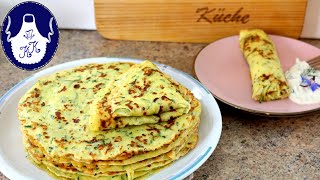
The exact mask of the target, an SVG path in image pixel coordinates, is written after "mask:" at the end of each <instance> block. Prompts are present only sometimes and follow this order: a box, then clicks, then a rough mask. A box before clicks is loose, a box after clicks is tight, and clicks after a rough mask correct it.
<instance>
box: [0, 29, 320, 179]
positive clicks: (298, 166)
mask: <svg viewBox="0 0 320 180" xmlns="http://www.w3.org/2000/svg"><path fill="white" fill-rule="evenodd" d="M303 41H305V42H307V43H310V44H312V45H315V46H317V47H319V48H320V40H303ZM205 46H206V44H192V43H160V42H137V41H115V40H106V39H104V38H102V36H100V35H99V34H98V33H97V32H96V31H78V30H62V31H61V33H60V44H59V48H58V51H57V53H56V55H55V57H54V58H53V59H52V61H51V62H50V63H49V64H48V65H47V67H49V66H53V65H56V64H60V63H63V62H67V61H72V60H77V59H82V58H89V57H130V58H137V59H150V60H154V61H157V62H160V63H164V64H167V65H170V66H172V67H175V68H177V69H180V70H182V71H184V72H186V73H189V74H191V75H193V76H194V71H193V63H194V60H195V58H196V56H197V54H198V53H199V51H200V50H201V49H202V48H204V47H205ZM0 71H1V76H0V96H2V95H3V94H4V93H5V92H6V91H8V90H9V89H10V88H11V87H12V86H14V85H15V84H16V83H18V82H19V81H21V80H22V79H24V78H26V77H28V76H30V75H31V74H33V73H34V72H27V71H22V70H20V69H18V68H16V67H14V66H13V65H11V64H10V63H9V62H8V61H7V60H6V57H5V55H4V54H3V51H2V50H1V52H0ZM218 103H219V106H220V108H221V113H222V117H223V129H222V135H221V139H220V142H219V144H218V146H217V148H216V149H215V151H214V153H213V154H212V155H211V157H210V158H209V159H208V160H207V161H206V162H205V163H204V164H203V165H202V166H201V167H200V168H199V169H198V170H197V171H196V172H195V173H194V179H196V180H202V179H203V180H204V179H320V112H314V113H312V114H308V115H304V116H299V117H282V118H274V117H261V116H256V115H251V114H248V113H245V112H242V111H240V110H237V109H234V108H232V107H230V106H227V105H225V104H223V103H221V102H218ZM0 179H6V178H5V176H3V175H2V174H1V173H0Z"/></svg>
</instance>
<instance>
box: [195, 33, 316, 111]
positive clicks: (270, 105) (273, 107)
mask: <svg viewBox="0 0 320 180" xmlns="http://www.w3.org/2000/svg"><path fill="white" fill-rule="evenodd" d="M269 37H270V38H271V40H272V41H273V43H274V45H275V48H276V51H277V54H278V56H279V59H280V63H281V67H282V70H283V71H284V72H286V71H287V70H288V69H289V68H290V67H292V66H293V65H294V64H295V62H296V59H297V58H299V59H301V60H303V61H307V60H309V59H312V58H314V57H316V56H318V55H320V49H319V48H317V47H314V46H312V45H310V44H307V43H305V42H302V41H299V40H296V39H292V38H288V37H283V36H278V35H269ZM258 48H260V47H258ZM194 67H195V73H196V76H197V78H198V79H199V81H200V82H201V83H202V84H203V85H205V86H206V87H207V88H208V89H209V90H210V91H211V92H212V94H213V95H214V96H215V97H216V98H217V99H219V100H221V101H222V102H224V103H226V104H228V105H230V106H233V107H235V108H237V109H241V110H244V111H247V112H250V113H254V114H259V115H267V116H292V115H301V114H305V113H309V112H313V111H315V110H319V109H320V104H310V105H301V104H296V103H294V102H292V101H291V100H289V99H288V98H286V99H281V98H278V99H281V100H273V101H267V102H259V101H257V100H254V99H253V98H252V89H253V88H252V81H251V78H250V68H249V65H248V62H247V61H246V59H245V57H244V55H243V53H242V52H241V50H240V43H239V36H238V35H236V36H230V37H226V38H223V39H220V40H218V41H215V42H213V43H211V44H209V45H208V46H207V47H205V48H204V49H203V50H202V51H201V52H200V53H199V54H198V56H197V58H196V60H195V64H194ZM252 67H254V66H252ZM266 67H267V66H266ZM263 68H265V67H262V69H263ZM252 69H254V68H252ZM275 69H276V67H274V69H272V68H270V67H269V69H266V71H268V70H269V72H270V71H271V72H272V71H273V72H276V71H275ZM256 70H257V71H256V72H253V74H251V75H254V74H259V72H258V71H259V68H257V69H256Z"/></svg>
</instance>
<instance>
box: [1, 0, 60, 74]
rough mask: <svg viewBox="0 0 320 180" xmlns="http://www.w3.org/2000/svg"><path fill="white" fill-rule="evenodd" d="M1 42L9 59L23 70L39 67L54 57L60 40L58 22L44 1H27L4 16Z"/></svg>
mask: <svg viewBox="0 0 320 180" xmlns="http://www.w3.org/2000/svg"><path fill="white" fill-rule="evenodd" d="M1 37H2V38H1V43H2V47H3V50H4V52H5V54H6V56H7V59H8V60H9V61H10V62H11V63H12V64H13V65H15V66H16V67H18V68H20V69H24V70H36V69H39V68H41V67H43V66H45V65H46V64H48V63H49V61H50V60H51V59H52V58H53V56H54V54H55V52H56V50H57V48H58V41H59V30H58V25H57V22H56V20H55V18H54V16H53V15H52V13H51V12H50V11H49V9H48V8H46V7H45V6H44V5H42V4H40V3H38V2H33V1H28V2H23V3H20V4H18V5H16V6H15V7H13V8H12V9H11V10H10V12H9V13H8V14H7V16H6V17H5V19H4V21H3V24H2V30H1Z"/></svg>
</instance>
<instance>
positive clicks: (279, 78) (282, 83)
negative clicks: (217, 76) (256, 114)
mask: <svg viewBox="0 0 320 180" xmlns="http://www.w3.org/2000/svg"><path fill="white" fill-rule="evenodd" d="M239 41H240V50H241V51H242V53H243V56H244V58H245V59H246V60H247V63H248V64H249V67H250V76H251V81H252V98H253V99H254V100H256V101H259V102H262V101H272V100H278V99H285V98H287V97H288V96H289V95H290V87H289V85H288V83H287V80H286V78H285V75H284V73H283V70H282V68H281V64H280V59H279V56H278V54H277V51H276V47H275V45H274V43H273V42H272V40H271V38H270V37H269V36H268V35H267V34H266V33H265V32H264V31H263V30H261V29H251V30H241V31H240V35H239Z"/></svg>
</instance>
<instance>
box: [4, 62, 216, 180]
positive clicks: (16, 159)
mask: <svg viewBox="0 0 320 180" xmlns="http://www.w3.org/2000/svg"><path fill="white" fill-rule="evenodd" d="M107 62H134V63H140V62H141V61H140V60H133V59H124V58H91V59H83V60H78V61H73V62H68V63H64V64H60V65H57V66H54V67H50V68H47V69H45V70H42V71H40V72H38V73H35V74H34V75H32V76H30V77H28V78H26V79H24V80H23V81H21V82H20V83H18V84H17V85H15V86H14V87H13V88H11V89H10V90H9V91H8V92H7V93H6V94H4V96H2V98H1V99H0V113H1V114H0V171H1V172H2V173H3V174H4V175H6V176H7V177H8V178H10V179H41V180H45V179H52V178H51V177H50V176H49V175H47V173H46V172H44V171H42V170H41V169H38V168H37V167H36V166H34V165H33V164H32V163H30V162H29V160H28V159H27V158H26V157H25V156H26V154H25V152H24V148H23V144H22V134H21V132H20V122H19V120H18V118H17V106H18V101H19V99H20V98H21V96H22V95H23V94H25V93H26V91H27V90H28V89H30V88H31V87H32V86H33V85H34V84H35V83H36V81H37V79H38V78H40V77H43V76H47V75H50V74H52V73H55V72H57V71H61V70H65V69H70V68H73V67H76V66H80V65H83V64H88V63H107ZM156 64H157V66H158V67H159V68H160V69H161V70H162V71H163V72H165V73H166V74H169V75H170V76H172V77H173V78H174V79H175V80H176V81H178V82H180V83H181V84H183V85H184V86H186V87H187V88H188V89H190V90H191V91H192V92H193V94H194V95H195V97H196V98H198V99H199V100H200V101H201V104H202V111H203V112H202V115H201V123H200V129H199V141H198V144H197V146H196V147H195V149H193V150H192V151H191V152H190V153H188V154H187V155H186V156H184V157H182V158H181V159H179V160H177V161H176V162H174V163H173V164H172V165H170V166H169V167H168V168H166V169H163V170H162V171H160V172H158V173H156V174H154V175H153V176H151V177H150V178H149V179H155V180H158V179H183V178H185V177H187V176H188V175H190V174H191V173H192V172H194V171H195V170H196V169H198V168H199V167H200V166H201V165H202V164H203V163H204V162H205V161H206V160H207V159H208V158H209V157H210V155H211V154H212V152H213V151H214V149H215V148H216V146H217V144H218V141H219V138H220V134H221V129H222V119H221V113H220V110H219V107H218V104H217V102H216V101H215V99H214V98H213V97H212V95H211V93H210V92H209V91H208V90H207V89H206V88H205V87H203V86H202V85H201V84H200V83H199V82H198V81H197V80H195V79H194V78H193V77H191V76H190V75H188V74H186V73H184V72H182V71H179V70H177V69H174V68H172V67H169V66H167V65H163V64H158V63H156Z"/></svg>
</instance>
